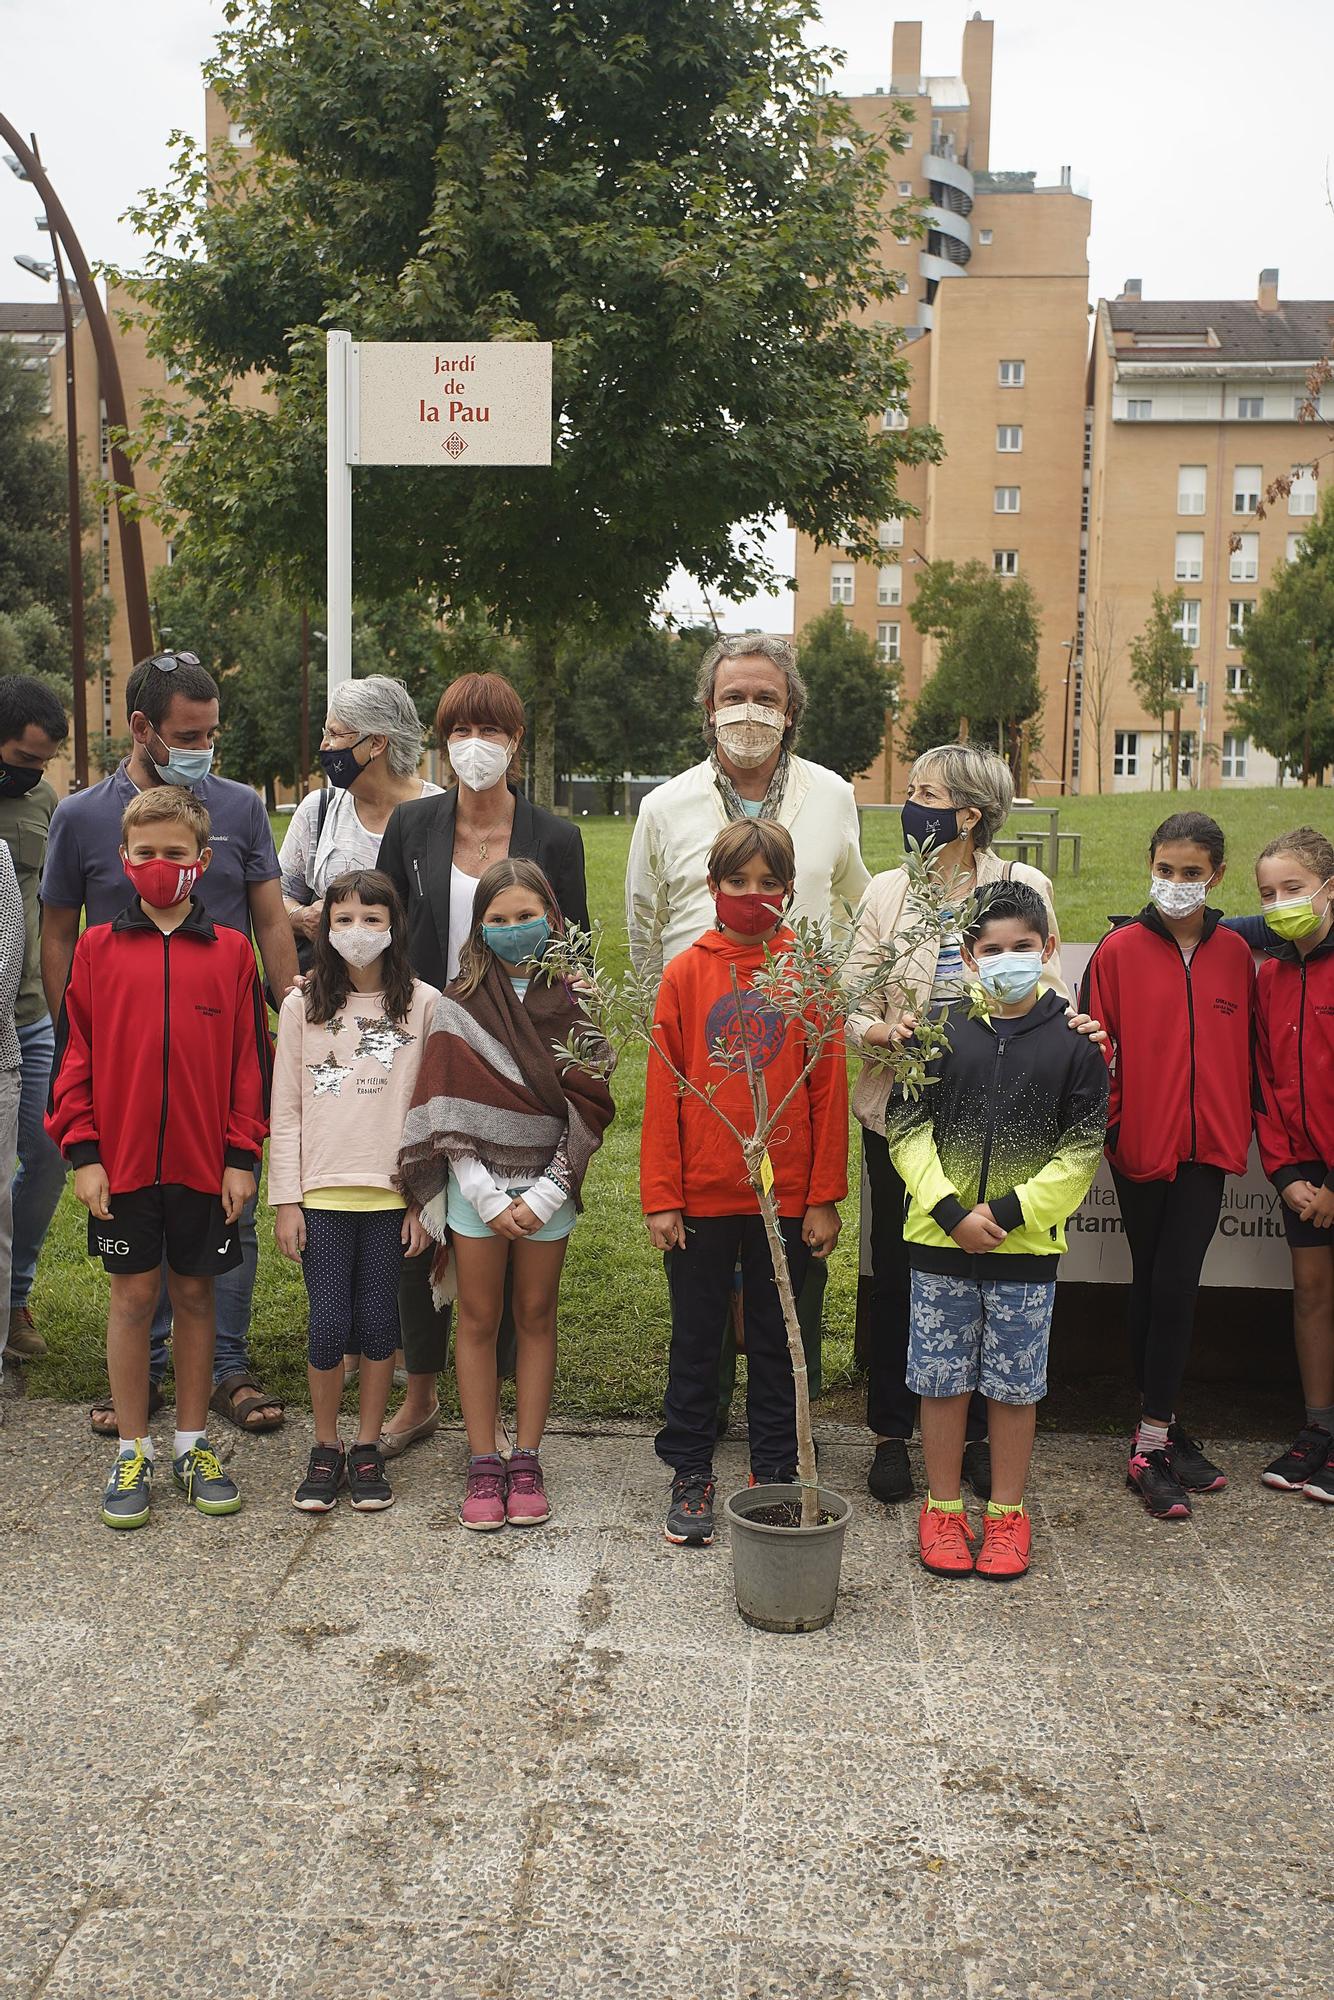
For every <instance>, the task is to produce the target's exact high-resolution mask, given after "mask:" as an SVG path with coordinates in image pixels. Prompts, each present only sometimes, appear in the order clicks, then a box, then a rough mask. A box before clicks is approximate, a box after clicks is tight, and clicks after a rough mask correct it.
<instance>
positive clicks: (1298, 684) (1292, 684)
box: [1231, 491, 1334, 781]
mask: <svg viewBox="0 0 1334 2000" xmlns="http://www.w3.org/2000/svg"><path fill="white" fill-rule="evenodd" d="M1242 659H1243V661H1244V662H1245V666H1246V672H1247V675H1248V678H1249V681H1250V686H1249V688H1248V689H1246V691H1245V692H1244V693H1241V694H1238V695H1235V696H1234V697H1233V699H1232V703H1231V711H1232V715H1233V718H1234V720H1235V721H1236V723H1237V724H1238V726H1239V727H1240V728H1242V729H1244V730H1245V731H1246V732H1247V734H1248V735H1249V736H1251V737H1253V738H1254V740H1255V742H1256V743H1257V744H1258V745H1259V746H1260V748H1261V749H1262V750H1268V751H1270V752H1271V753H1272V755H1274V756H1275V757H1280V758H1282V760H1283V762H1284V764H1285V765H1286V767H1287V768H1288V770H1290V771H1296V772H1299V773H1300V774H1301V777H1302V779H1303V781H1306V780H1308V779H1310V778H1316V779H1317V780H1320V779H1322V778H1323V775H1324V773H1325V771H1326V770H1327V769H1328V767H1329V766H1330V765H1331V764H1334V492H1329V491H1327V492H1326V493H1325V495H1324V497H1323V500H1322V503H1321V508H1320V512H1319V514H1318V515H1317V516H1316V518H1315V520H1314V521H1313V522H1312V523H1311V526H1310V529H1309V530H1308V532H1307V534H1306V536H1305V538H1304V541H1303V546H1302V549H1301V551H1300V553H1299V554H1298V556H1297V558H1296V560H1295V561H1293V562H1290V563H1288V564H1287V565H1286V566H1285V567H1284V568H1282V569H1279V570H1276V571H1275V572H1274V577H1273V580H1272V582H1271V583H1270V585H1269V587H1268V589H1267V590H1265V591H1264V593H1263V594H1262V596H1261V598H1260V601H1259V603H1258V604H1257V606H1256V608H1255V610H1254V611H1253V612H1252V614H1251V616H1250V618H1249V619H1248V621H1247V624H1246V630H1245V634H1244V636H1243V641H1242Z"/></svg>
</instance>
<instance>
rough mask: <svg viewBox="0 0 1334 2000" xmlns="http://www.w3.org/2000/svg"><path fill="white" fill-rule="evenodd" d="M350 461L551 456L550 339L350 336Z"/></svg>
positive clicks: (538, 460)
mask: <svg viewBox="0 0 1334 2000" xmlns="http://www.w3.org/2000/svg"><path fill="white" fill-rule="evenodd" d="M347 456H348V463H349V464H350V465H440V466H449V465H457V466H459V467H461V468H466V467H467V466H470V465H550V463H551V344H550V342H549V341H537V340H490V341H474V342H472V343H471V344H464V345H449V346H446V345H437V344H436V343H435V342H433V341H428V340H373V341H372V340H363V341H360V342H357V341H353V342H352V344H351V351H350V354H349V367H348V441H347Z"/></svg>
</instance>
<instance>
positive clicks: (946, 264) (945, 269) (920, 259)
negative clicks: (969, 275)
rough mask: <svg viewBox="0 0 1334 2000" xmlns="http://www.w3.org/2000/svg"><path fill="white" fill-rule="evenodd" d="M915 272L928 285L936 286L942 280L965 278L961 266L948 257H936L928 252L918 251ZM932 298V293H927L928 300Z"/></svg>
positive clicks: (933, 295) (933, 294)
mask: <svg viewBox="0 0 1334 2000" xmlns="http://www.w3.org/2000/svg"><path fill="white" fill-rule="evenodd" d="M917 272H918V276H919V277H922V278H925V280H926V282H927V284H928V285H938V284H939V283H940V282H941V280H942V279H943V278H962V277H964V276H966V272H965V269H964V266H963V265H962V264H956V263H955V262H954V260H953V259H952V258H949V257H937V256H935V255H933V253H932V252H931V251H930V250H920V251H919V252H918V253H917ZM934 297H935V293H934V292H928V293H927V298H928V300H930V299H933V298H934Z"/></svg>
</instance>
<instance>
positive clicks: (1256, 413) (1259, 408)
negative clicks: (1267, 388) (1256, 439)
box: [1237, 396, 1265, 424]
mask: <svg viewBox="0 0 1334 2000" xmlns="http://www.w3.org/2000/svg"><path fill="white" fill-rule="evenodd" d="M1264 413H1265V399H1264V397H1263V396H1238V398H1237V415H1238V416H1239V417H1240V418H1241V420H1242V422H1243V423H1251V424H1254V423H1258V422H1259V420H1260V418H1261V417H1262V416H1263V415H1264Z"/></svg>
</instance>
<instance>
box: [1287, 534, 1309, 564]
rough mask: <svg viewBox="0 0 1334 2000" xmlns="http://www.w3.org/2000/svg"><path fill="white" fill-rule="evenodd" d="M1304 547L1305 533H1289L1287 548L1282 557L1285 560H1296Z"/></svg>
mask: <svg viewBox="0 0 1334 2000" xmlns="http://www.w3.org/2000/svg"><path fill="white" fill-rule="evenodd" d="M1305 547H1306V537H1305V535H1289V536H1288V543H1287V549H1286V552H1285V558H1284V559H1285V561H1287V562H1296V560H1297V558H1298V556H1299V555H1300V554H1301V552H1302V550H1303V549H1304V548H1305Z"/></svg>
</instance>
